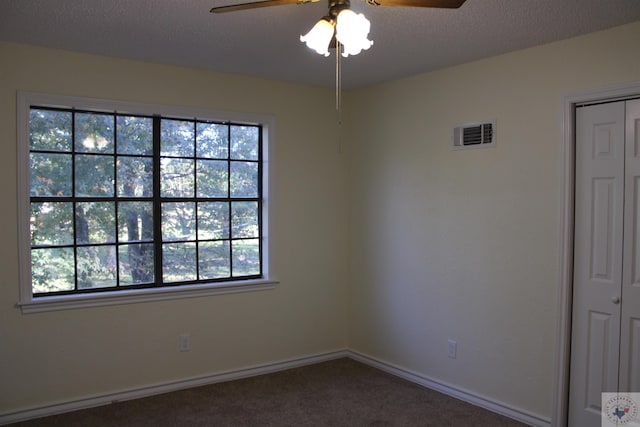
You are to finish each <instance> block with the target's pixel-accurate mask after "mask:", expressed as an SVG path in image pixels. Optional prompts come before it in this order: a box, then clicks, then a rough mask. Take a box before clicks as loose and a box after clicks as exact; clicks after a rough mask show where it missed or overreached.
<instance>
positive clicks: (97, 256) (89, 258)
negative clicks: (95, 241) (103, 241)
mask: <svg viewBox="0 0 640 427" xmlns="http://www.w3.org/2000/svg"><path fill="white" fill-rule="evenodd" d="M76 256H77V258H78V261H77V262H78V289H87V288H106V287H111V286H116V247H115V246H83V247H78V248H76Z"/></svg>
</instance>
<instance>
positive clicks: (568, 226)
mask: <svg viewBox="0 0 640 427" xmlns="http://www.w3.org/2000/svg"><path fill="white" fill-rule="evenodd" d="M638 96H640V81H638V82H629V83H624V84H621V85H616V86H611V87H607V88H602V89H596V90H591V91H586V92H580V93H574V94H569V95H566V96H565V97H564V99H563V103H562V121H561V123H562V130H561V132H562V136H561V141H562V147H561V166H560V179H561V192H560V197H561V200H560V210H561V212H560V218H561V220H560V221H561V222H560V224H561V225H560V236H559V237H560V241H559V245H560V286H559V288H558V297H557V304H558V308H557V313H558V320H557V332H556V350H555V367H554V376H553V378H554V382H555V384H554V391H553V395H554V396H553V397H554V399H553V412H552V414H551V415H552V417H551V419H552V425H553V426H554V427H564V426H566V425H567V415H568V409H569V368H570V360H571V303H572V290H573V289H572V288H573V237H574V236H573V228H574V216H573V214H574V211H573V210H574V209H573V207H574V200H575V194H574V188H575V187H574V184H575V182H574V177H575V161H574V158H575V108H576V105H580V104H586V103H594V102H600V101H614V100H621V99H627V98H632V97H638Z"/></svg>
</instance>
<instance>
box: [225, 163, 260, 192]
mask: <svg viewBox="0 0 640 427" xmlns="http://www.w3.org/2000/svg"><path fill="white" fill-rule="evenodd" d="M231 197H258V163H255V162H231Z"/></svg>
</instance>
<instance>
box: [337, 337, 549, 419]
mask: <svg viewBox="0 0 640 427" xmlns="http://www.w3.org/2000/svg"><path fill="white" fill-rule="evenodd" d="M347 353H348V357H350V358H352V359H354V360H357V361H358V362H362V363H364V364H366V365H369V366H372V367H374V368H377V369H380V370H381V371H385V372H387V373H389V374H392V375H395V376H397V377H400V378H404V379H405V380H408V381H411V382H412V383H415V384H418V385H421V386H423V387H426V388H429V389H432V390H435V391H438V392H440V393H443V394H446V395H448V396H451V397H454V398H456V399H458V400H462V401H464V402H467V403H470V404H472V405H475V406H479V407H481V408H484V409H487V410H489V411H491V412H495V413H497V414H500V415H503V416H505V417H508V418H511V419H514V420H516V421H520V422H521V423H524V424H527V425H530V426H535V427H550V426H551V420H549V419H547V418H544V417H541V416H538V415H534V414H531V413H529V412H527V411H524V410H522V409H519V408H514V407H511V406H509V405H506V404H504V403H501V402H497V401H495V400H493V399H489V398H487V397H484V396H481V395H479V394H477V393H473V392H470V391H467V390H463V389H461V388H458V387H454V386H451V385H449V384H445V383H443V382H442V381H438V380H435V379H433V378H429V377H427V376H425V375H422V374H418V373H416V372H412V371H409V370H407V369H404V368H401V367H399V366H395V365H393V364H391V363H387V362H384V361H382V360H378V359H375V358H373V357H370V356H367V355H365V354H362V353H358V352H355V351H352V350H349V351H348V352H347Z"/></svg>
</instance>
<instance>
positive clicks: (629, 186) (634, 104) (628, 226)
mask: <svg viewBox="0 0 640 427" xmlns="http://www.w3.org/2000/svg"><path fill="white" fill-rule="evenodd" d="M626 110H627V118H626V119H627V120H626V127H627V131H626V150H625V152H626V161H625V196H624V198H625V208H624V253H623V260H624V263H623V267H622V304H621V306H622V316H621V317H622V319H621V324H620V326H621V327H620V379H619V387H620V391H629V392H640V100H635V101H627V103H626Z"/></svg>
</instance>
